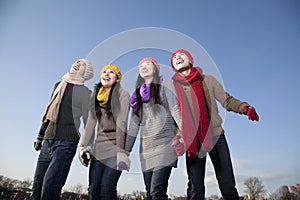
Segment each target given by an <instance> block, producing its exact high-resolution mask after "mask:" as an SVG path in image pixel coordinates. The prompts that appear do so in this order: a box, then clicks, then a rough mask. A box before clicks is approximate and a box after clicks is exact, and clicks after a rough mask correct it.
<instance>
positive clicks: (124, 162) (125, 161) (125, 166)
mask: <svg viewBox="0 0 300 200" xmlns="http://www.w3.org/2000/svg"><path fill="white" fill-rule="evenodd" d="M129 168H130V160H129V158H128V156H127V155H126V153H124V152H117V170H120V171H123V170H126V171H129Z"/></svg>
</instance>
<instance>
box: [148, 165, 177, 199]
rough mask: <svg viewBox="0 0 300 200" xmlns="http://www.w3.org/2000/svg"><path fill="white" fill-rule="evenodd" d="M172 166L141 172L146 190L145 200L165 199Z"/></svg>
mask: <svg viewBox="0 0 300 200" xmlns="http://www.w3.org/2000/svg"><path fill="white" fill-rule="evenodd" d="M171 171H172V167H170V166H166V167H162V168H159V169H154V170H153V171H149V172H143V176H144V183H145V187H146V191H147V197H146V200H158V199H159V200H165V199H166V200H167V199H168V195H167V190H168V181H169V177H170V175H171Z"/></svg>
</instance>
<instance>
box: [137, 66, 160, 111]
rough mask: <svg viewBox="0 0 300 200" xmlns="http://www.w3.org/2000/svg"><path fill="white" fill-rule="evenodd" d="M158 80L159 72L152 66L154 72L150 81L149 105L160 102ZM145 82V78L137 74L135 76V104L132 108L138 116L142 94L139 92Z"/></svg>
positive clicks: (140, 109)
mask: <svg viewBox="0 0 300 200" xmlns="http://www.w3.org/2000/svg"><path fill="white" fill-rule="evenodd" d="M160 82H161V76H160V75H159V72H158V70H157V69H156V68H154V74H153V80H152V82H151V83H150V99H149V101H148V102H150V104H151V105H154V104H160V103H161V101H160V96H159V92H160V87H161V86H160ZM144 83H145V80H144V79H143V78H142V77H141V75H140V74H139V75H138V77H137V81H136V85H135V88H136V89H135V93H136V98H137V99H136V106H135V107H134V108H133V112H134V113H135V114H136V115H138V116H139V117H141V116H142V108H143V106H142V104H143V101H142V96H141V94H140V89H141V86H142V85H143V84H144Z"/></svg>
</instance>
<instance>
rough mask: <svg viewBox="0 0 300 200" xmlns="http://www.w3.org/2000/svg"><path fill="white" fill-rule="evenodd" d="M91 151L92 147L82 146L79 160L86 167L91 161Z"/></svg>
mask: <svg viewBox="0 0 300 200" xmlns="http://www.w3.org/2000/svg"><path fill="white" fill-rule="evenodd" d="M90 151H91V148H90V147H80V152H79V160H80V162H81V164H82V165H83V166H85V167H87V166H88V165H89V162H90V160H91V153H90Z"/></svg>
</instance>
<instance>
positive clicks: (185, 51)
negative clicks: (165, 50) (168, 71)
mask: <svg viewBox="0 0 300 200" xmlns="http://www.w3.org/2000/svg"><path fill="white" fill-rule="evenodd" d="M178 52H181V53H184V54H185V55H186V56H187V57H188V58H189V60H190V63H191V65H192V66H193V65H194V59H193V56H192V54H190V52H188V51H187V50H184V49H177V50H175V51H174V52H173V53H172V56H171V65H172V68H173V69H174V66H173V62H172V60H173V57H174V56H175V54H176V53H178Z"/></svg>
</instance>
